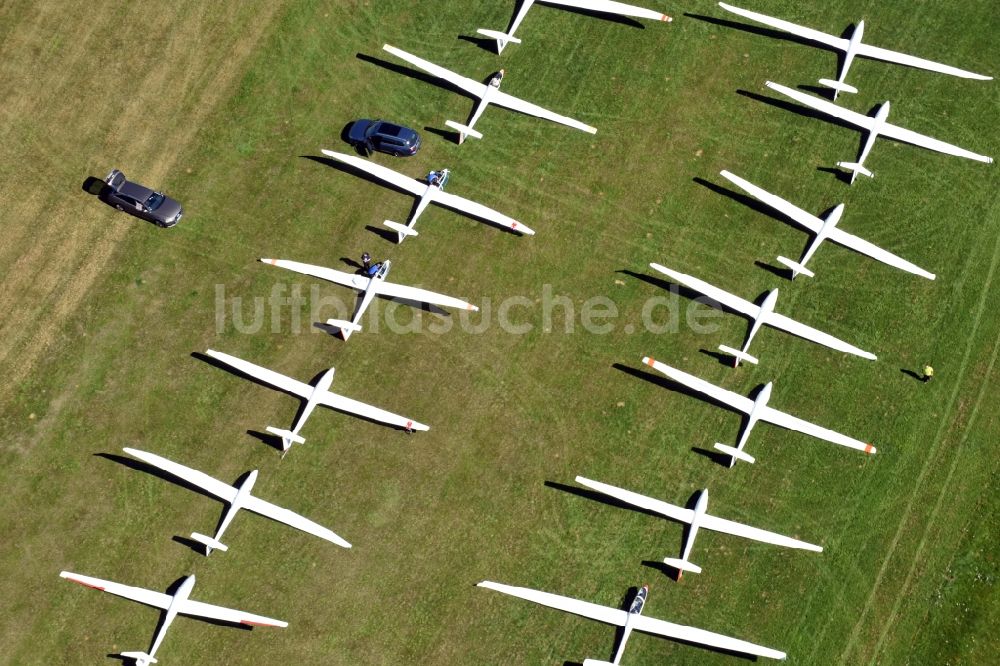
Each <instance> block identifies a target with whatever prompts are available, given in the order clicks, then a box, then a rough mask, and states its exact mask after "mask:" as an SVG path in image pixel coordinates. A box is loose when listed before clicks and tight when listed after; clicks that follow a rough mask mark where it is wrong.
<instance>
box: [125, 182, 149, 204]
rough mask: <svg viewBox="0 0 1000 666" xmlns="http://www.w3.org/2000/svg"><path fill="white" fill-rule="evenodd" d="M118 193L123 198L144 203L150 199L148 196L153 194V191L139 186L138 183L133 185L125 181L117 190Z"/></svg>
mask: <svg viewBox="0 0 1000 666" xmlns="http://www.w3.org/2000/svg"><path fill="white" fill-rule="evenodd" d="M118 192H119V193H120V194H124V195H125V196H129V197H132V198H133V199H135V200H137V201H145V200H146V199H148V198H149V197H150V195H152V194H153V190H151V189H149V188H148V187H145V186H144V185H140V184H139V183H133V182H132V181H130V180H126V181H125V184H123V185H122V186H121V187H120V188H119V189H118Z"/></svg>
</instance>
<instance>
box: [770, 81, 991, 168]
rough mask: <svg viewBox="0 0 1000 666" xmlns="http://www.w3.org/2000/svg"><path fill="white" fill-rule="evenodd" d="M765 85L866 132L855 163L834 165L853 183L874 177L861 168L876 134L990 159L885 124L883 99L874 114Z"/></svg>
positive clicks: (988, 160)
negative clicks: (847, 175)
mask: <svg viewBox="0 0 1000 666" xmlns="http://www.w3.org/2000/svg"><path fill="white" fill-rule="evenodd" d="M765 85H766V86H767V87H768V88H770V89H771V90H775V91H777V92H779V93H781V94H782V95H785V96H786V97H790V98H792V99H794V100H795V101H796V102H798V103H800V104H805V105H806V106H808V107H809V108H811V109H815V110H816V111H819V112H820V113H825V114H826V115H828V116H832V117H834V118H837V119H839V120H843V121H844V122H847V123H850V124H851V125H855V126H857V127H859V128H861V130H862V131H866V132H868V138H867V139H866V140H865V145H864V147H862V149H861V155H860V156H859V157H858V161H857V162H837V166H839V167H842V168H844V169H848V170H849V171H851V183H854V180H855V179H856V178H857V177H858V174H859V173H862V174H864V175H866V176H868V177H869V178H874V177H875V174H873V173H872V172H871V171H869V170H868V169H866V168H865V160H866V159H867V158H868V153H870V152H871V149H872V146H873V145H874V144H875V139H876V137H879V136H887V137H889V138H890V139H896V140H897V141H903V142H904V143H911V144H913V145H914V146H920V147H921V148H927V149H928V150H933V151H936V152H939V153H944V154H945V155H954V156H955V157H965V158H967V159H970V160H975V161H977V162H985V163H987V164H991V163H992V162H993V158H992V157H987V156H986V155H978V154H976V153H974V152H972V151H969V150H966V149H965V148H959V147H958V146H953V145H951V144H950V143H945V142H944V141H940V140H938V139H934V138H931V137H929V136H926V135H923V134H917V133H916V132H914V131H912V130H908V129H904V128H902V127H898V126H896V125H892V124H890V123H887V122H886V118H888V117H889V108H890V105H889V102H884V103H883V104H882V106H880V107H879V109H878V111H876V112H875V115H874V116H866V115H864V114H863V113H858V112H856V111H851V110H849V109H845V108H844V107H842V106H837V105H836V104H832V103H831V102H828V101H826V100H825V99H820V98H819V97H814V96H812V95H807V94H805V93H803V92H799V91H798V90H792V89H791V88H789V87H787V86H783V85H780V84H778V83H772V82H771V81H768V82H767V83H766V84H765Z"/></svg>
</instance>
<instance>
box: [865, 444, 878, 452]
mask: <svg viewBox="0 0 1000 666" xmlns="http://www.w3.org/2000/svg"><path fill="white" fill-rule="evenodd" d="M875 451H876V449H875V447H874V446H872V445H871V444H865V453H867V454H869V455H871V454H873V453H875Z"/></svg>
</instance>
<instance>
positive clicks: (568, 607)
mask: <svg viewBox="0 0 1000 666" xmlns="http://www.w3.org/2000/svg"><path fill="white" fill-rule="evenodd" d="M477 587H485V588H487V589H490V590H496V591H497V592H503V593H504V594H509V595H510V596H512V597H518V598H520V599H526V600H528V601H531V602H534V603H536V604H541V605H542V606H548V607H549V608H556V609H558V610H561V611H566V612H567V613H573V614H574V615H580V616H582V617H585V618H588V619H591V620H597V621H598V622H604V623H605V624H613V625H615V626H617V627H623V629H624V631H622V637H621V640H620V641H619V642H618V648H617V649H616V650H615V656H614V661H610V662H608V661H600V660H598V659H586V660H584V662H583V666H617V664H619V663H620V662H621V658H622V653H623V652H624V651H625V643H626V642H628V638H629V635H630V634H631V633H632V630H633V629H634V630H637V631H641V632H643V633H646V634H654V635H656V636H665V637H666V638H673V639H676V640H680V641H685V642H688V643H695V644H697V645H706V646H708V647H713V648H718V649H720V650H729V651H731V652H739V653H742V654H750V655H756V656H758V657H769V658H771V659H784V658H785V653H784V652H779V651H778V650H772V649H771V648H768V647H764V646H763V645H756V644H754V643H750V642H748V641H741V640H740V639H738V638H730V637H729V636H723V635H722V634H716V633H713V632H711V631H705V630H704V629H696V628H694V627H687V626H684V625H683V624H674V623H673V622H667V621H665V620H658V619H656V618H653V617H649V616H647V615H643V614H642V610H643V607H644V606H645V604H646V596H647V595H648V594H649V586H648V585H643V586H642V588H641V589H640V590H639V592H638V593H637V594H636V595H635V598H634V599H633V600H632V604H631V606H630V607H629V609H628V611H624V610H621V609H620V608H612V607H610V606H600V605H598V604H593V603H590V602H589V601H580V600H579V599H572V598H570V597H563V596H560V595H558V594H552V593H551V592H540V591H538V590H532V589H530V588H527V587H514V586H513V585H504V584H502V583H494V582H492V581H488V580H484V581H482V582H481V583H478V584H477Z"/></svg>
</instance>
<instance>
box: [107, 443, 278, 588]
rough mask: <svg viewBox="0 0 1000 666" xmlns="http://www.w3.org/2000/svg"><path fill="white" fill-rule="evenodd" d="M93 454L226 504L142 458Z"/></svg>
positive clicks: (195, 546)
mask: <svg viewBox="0 0 1000 666" xmlns="http://www.w3.org/2000/svg"><path fill="white" fill-rule="evenodd" d="M247 432H252V431H247ZM255 434H257V435H259V434H260V433H255ZM268 437H271V436H270V435H268ZM280 442H281V439H280V438H278V446H277V447H276V448H277V449H278V450H279V451H280V450H281V443H280ZM94 455H95V456H97V457H98V458H104V459H105V460H110V461H111V462H116V463H118V464H119V465H124V466H125V467H128V468H130V469H134V470H136V471H139V472H144V473H145V474H149V475H151V476H155V477H156V478H158V479H161V480H163V481H167V482H169V483H172V484H174V485H175V486H180V487H181V488H184V489H186V490H189V491H192V492H195V493H198V494H199V495H202V496H203V497H208V498H209V499H212V500H214V501H216V502H219V503H221V504H224V505H225V504H226V502H223V501H222V500H220V499H219V498H218V497H216V496H215V495H213V494H211V493H209V492H207V491H206V490H204V489H203V488H199V487H198V486H196V485H194V484H192V483H189V482H187V481H185V480H184V479H182V478H181V477H179V476H174V475H173V474H170V473H169V472H165V471H164V470H162V469H160V468H159V467H155V466H153V465H150V464H149V463H146V462H144V461H142V460H137V459H135V458H127V457H125V456H120V455H117V454H114V453H95V454H94ZM249 475H250V472H249V471H248V472H244V473H243V474H241V475H240V476H239V478H238V479H237V480H236V481H234V482H233V483H232V484H230V485H233V486H237V487H238V486H240V485H242V484H243V482H244V481H246V479H247V477H248V476H249ZM225 516H226V512H225V511H223V512H222V514H221V515H220V516H219V520H218V522H217V523H216V525H215V529H216V531H218V529H219V528H220V527H221V526H222V521H223V519H225ZM172 539H173V540H174V541H176V542H177V543H179V544H181V545H184V546H187V547H188V548H190V549H191V550H193V551H195V552H197V553H201V554H203V555H204V554H205V546H204V544H201V543H199V542H197V541H194V540H193V539H189V538H187V537H183V536H179V535H175V536H174V537H172ZM182 580H183V579H182ZM168 594H169V593H168Z"/></svg>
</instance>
